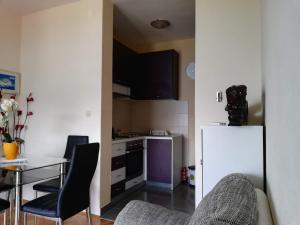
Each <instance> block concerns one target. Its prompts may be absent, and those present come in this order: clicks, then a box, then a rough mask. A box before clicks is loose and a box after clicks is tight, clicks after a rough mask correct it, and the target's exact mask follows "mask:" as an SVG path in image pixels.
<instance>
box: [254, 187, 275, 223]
mask: <svg viewBox="0 0 300 225" xmlns="http://www.w3.org/2000/svg"><path fill="white" fill-rule="evenodd" d="M255 191H256V195H257V210H258V225H273V221H272V216H271V212H270V206H269V202H268V199H267V196H266V194H265V193H264V192H263V191H262V190H260V189H255Z"/></svg>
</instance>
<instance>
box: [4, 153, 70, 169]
mask: <svg viewBox="0 0 300 225" xmlns="http://www.w3.org/2000/svg"><path fill="white" fill-rule="evenodd" d="M68 162H69V160H67V159H64V158H53V157H29V158H26V161H23V162H0V169H1V170H8V171H13V172H14V171H22V172H23V171H29V170H35V169H39V168H45V167H51V166H56V165H60V164H65V163H68Z"/></svg>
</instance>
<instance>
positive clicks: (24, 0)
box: [0, 0, 78, 16]
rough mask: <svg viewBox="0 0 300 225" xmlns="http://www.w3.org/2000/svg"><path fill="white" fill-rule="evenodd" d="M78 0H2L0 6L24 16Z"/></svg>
mask: <svg viewBox="0 0 300 225" xmlns="http://www.w3.org/2000/svg"><path fill="white" fill-rule="evenodd" d="M76 1H78V0H0V6H3V7H4V8H7V9H9V10H12V11H14V12H16V13H18V14H19V15H22V16H23V15H27V14H30V13H33V12H36V11H40V10H44V9H48V8H52V7H56V6H59V5H64V4H67V3H71V2H76Z"/></svg>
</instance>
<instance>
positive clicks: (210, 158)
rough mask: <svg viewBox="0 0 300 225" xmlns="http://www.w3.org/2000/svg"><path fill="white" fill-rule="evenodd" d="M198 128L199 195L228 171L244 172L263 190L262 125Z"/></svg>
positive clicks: (228, 172)
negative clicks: (199, 144) (200, 134)
mask: <svg viewBox="0 0 300 225" xmlns="http://www.w3.org/2000/svg"><path fill="white" fill-rule="evenodd" d="M201 131H202V197H203V196H205V195H206V194H207V193H208V192H209V191H211V190H212V188H213V187H214V186H215V185H216V184H217V182H218V181H219V180H220V179H221V178H223V177H224V176H226V175H228V174H230V173H243V174H246V175H247V176H248V177H249V178H250V180H251V181H252V182H253V183H254V185H255V186H256V187H257V188H260V189H262V190H263V188H264V152H263V127H262V126H240V127H233V126H207V127H202V129H201ZM200 166H201V165H200ZM196 190H197V191H201V190H200V189H199V188H196Z"/></svg>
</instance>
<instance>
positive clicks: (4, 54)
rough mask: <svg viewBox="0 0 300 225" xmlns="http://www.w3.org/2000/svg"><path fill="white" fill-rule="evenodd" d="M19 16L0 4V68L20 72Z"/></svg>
mask: <svg viewBox="0 0 300 225" xmlns="http://www.w3.org/2000/svg"><path fill="white" fill-rule="evenodd" d="M20 46H21V16H19V15H17V14H15V13H13V12H11V11H9V10H7V9H4V8H3V7H2V6H1V5H0V69H2V70H9V71H14V72H20V68H19V67H20Z"/></svg>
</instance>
